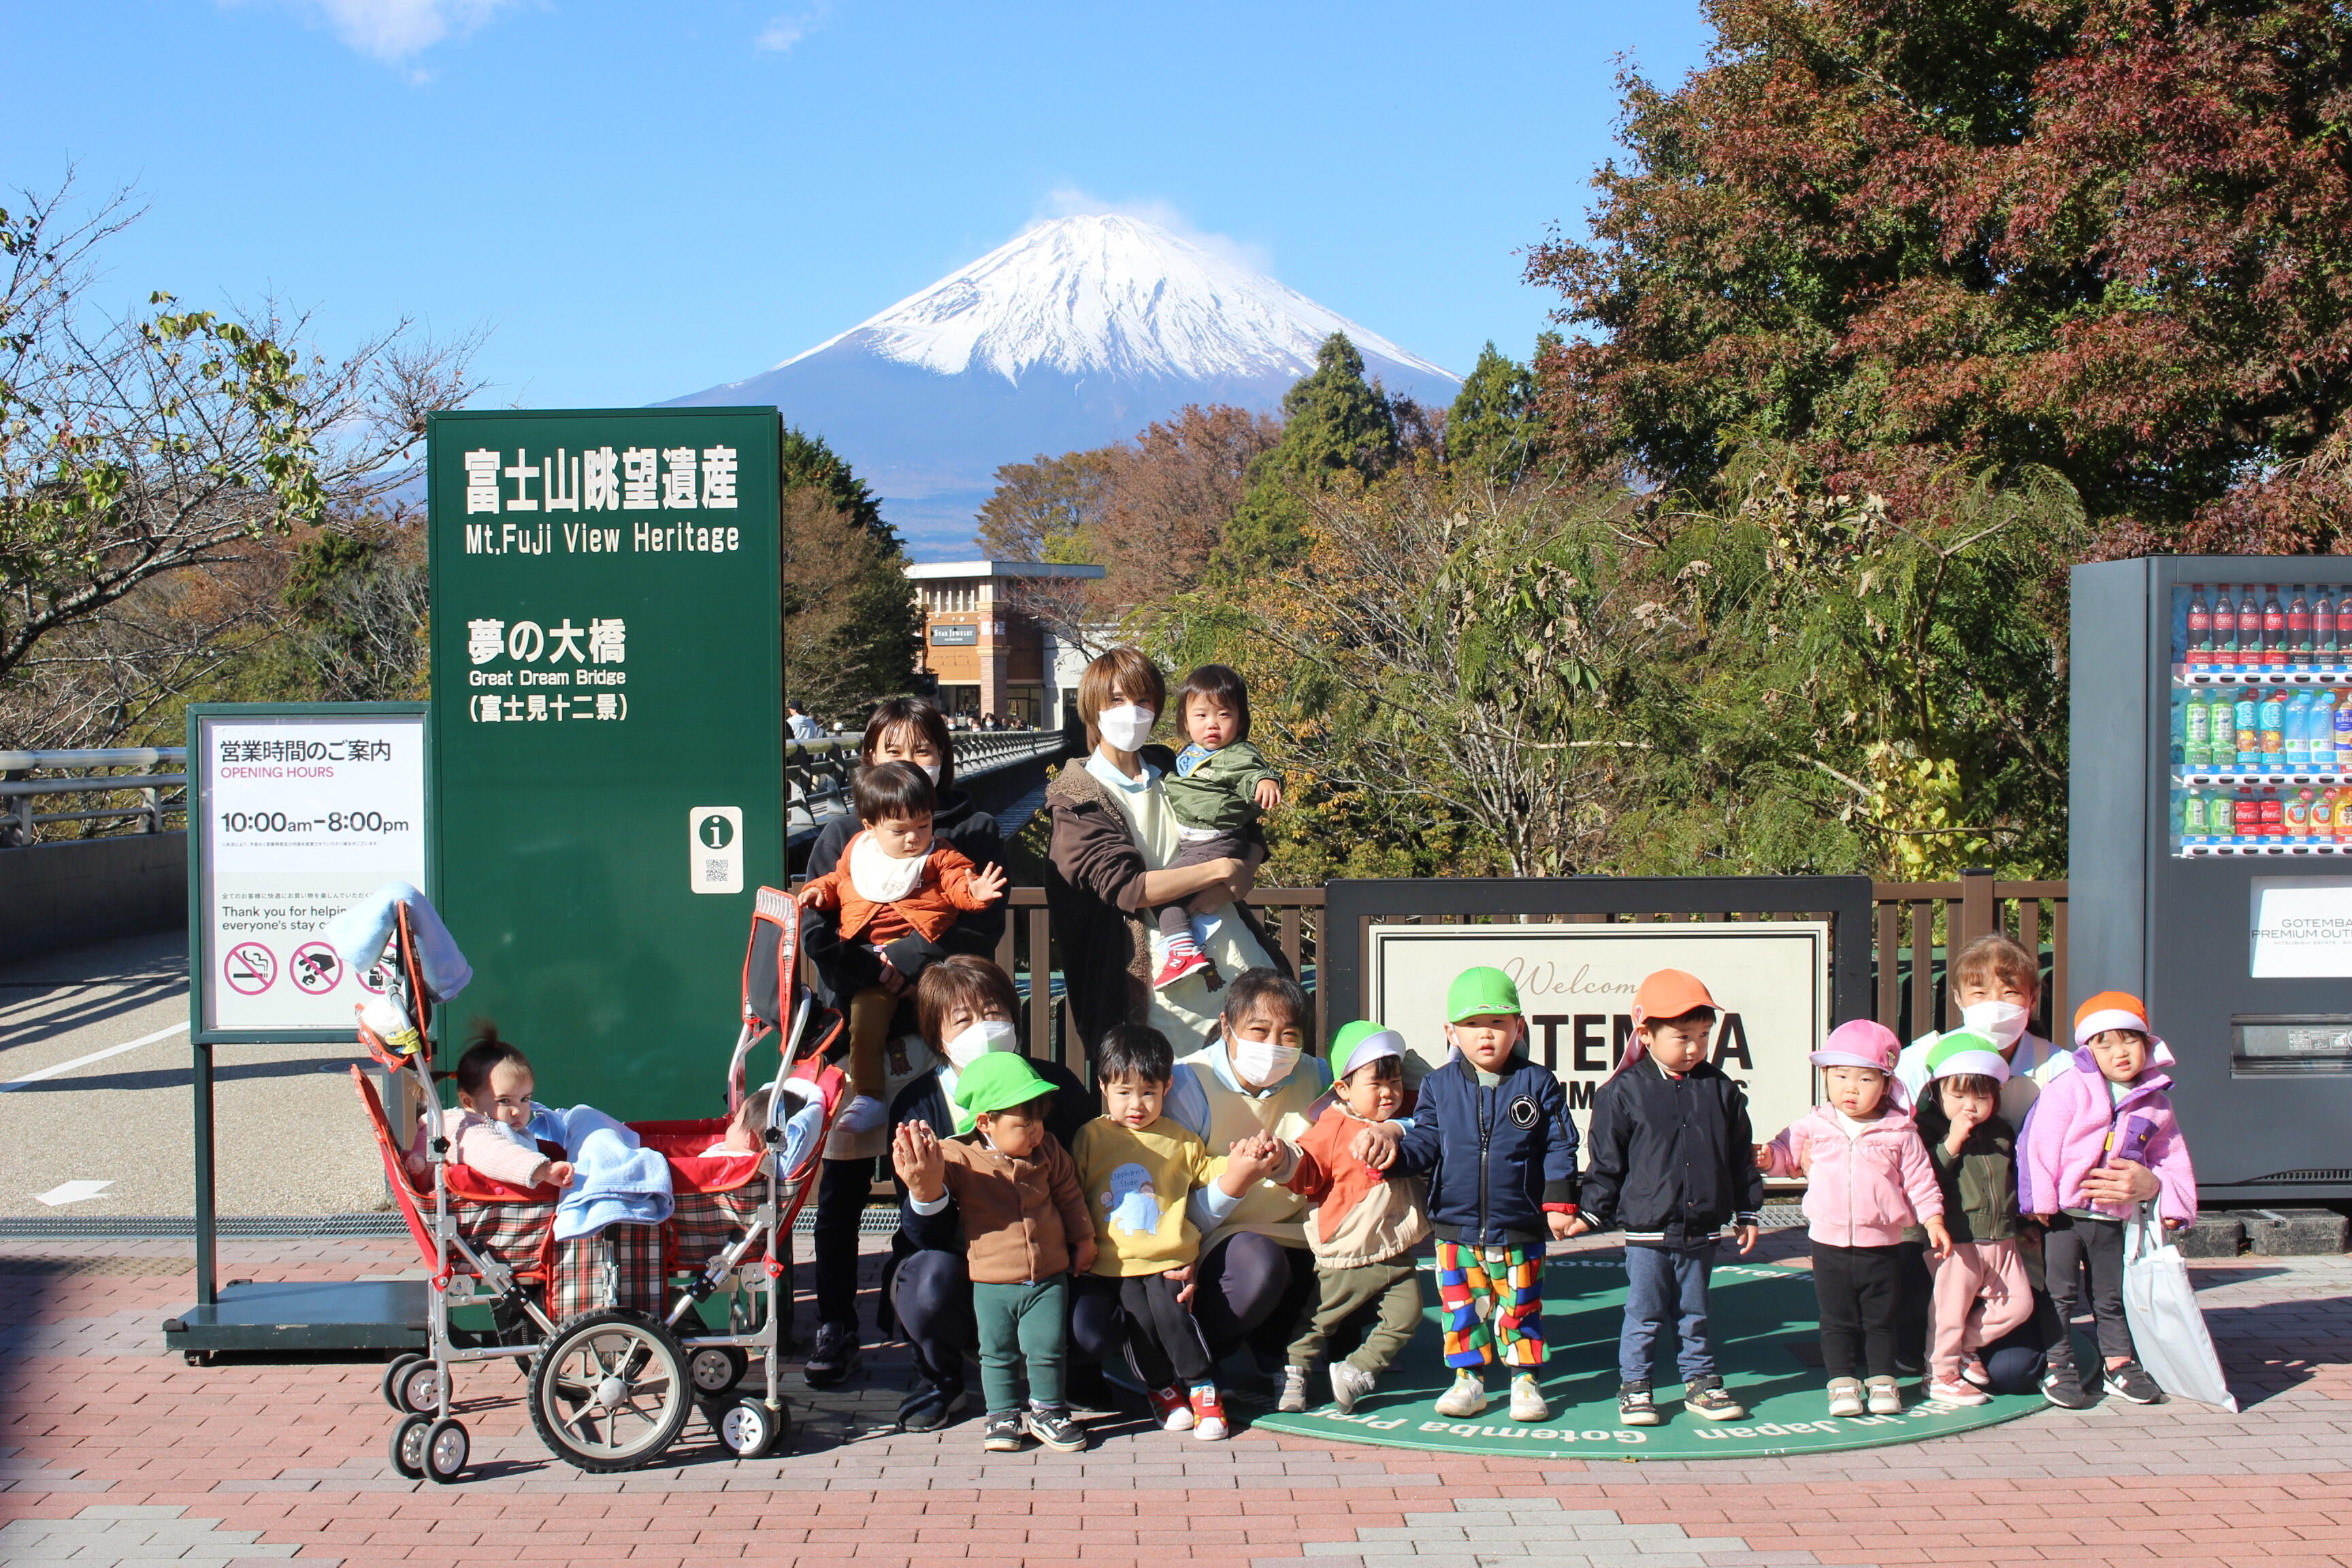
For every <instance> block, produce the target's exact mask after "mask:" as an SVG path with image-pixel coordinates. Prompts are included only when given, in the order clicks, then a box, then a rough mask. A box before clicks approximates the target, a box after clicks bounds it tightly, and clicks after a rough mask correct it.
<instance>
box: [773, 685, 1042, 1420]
mask: <svg viewBox="0 0 2352 1568" xmlns="http://www.w3.org/2000/svg"><path fill="white" fill-rule="evenodd" d="M858 763H859V765H860V766H861V767H863V768H875V767H878V766H880V765H882V764H883V763H908V764H909V765H910V766H913V767H916V768H919V769H921V770H922V772H923V773H924V774H925V775H926V776H927V777H928V778H929V780H930V781H931V784H932V788H933V791H934V793H935V795H936V797H937V799H936V804H935V805H934V808H933V811H932V815H931V836H932V838H933V840H934V842H936V843H939V844H940V845H943V846H945V847H948V848H950V849H952V850H955V851H956V852H958V853H959V854H961V856H962V857H963V858H965V859H967V860H970V861H971V863H972V864H973V865H974V866H1001V865H1003V863H1004V840H1003V835H1002V834H1001V833H1000V832H999V831H998V829H997V826H996V818H994V817H993V816H990V815H989V814H988V813H987V812H984V811H982V810H980V809H979V808H978V807H977V806H975V805H973V804H972V798H971V795H970V794H968V793H967V792H965V791H963V790H961V789H958V788H957V787H956V782H955V752H954V749H953V748H952V746H951V745H950V742H949V739H948V723H947V720H946V718H945V717H944V716H942V715H941V714H940V710H938V709H937V708H935V707H933V706H932V705H931V704H930V703H929V702H926V701H924V700H922V699H921V698H919V697H897V698H893V699H891V700H889V701H887V702H885V703H883V704H882V705H881V706H880V707H878V708H877V709H875V710H874V715H873V717H872V718H871V719H869V720H867V721H866V736H865V739H864V741H863V742H861V743H860V745H859V747H858ZM857 833H858V823H857V820H856V817H855V816H840V817H836V818H835V819H834V820H833V821H831V822H828V823H827V824H826V825H825V826H824V830H823V831H822V832H820V833H819V834H818V835H817V839H816V843H815V845H814V847H812V848H811V849H810V851H809V858H808V877H809V879H810V881H812V882H814V881H817V880H819V879H823V878H824V877H826V876H828V875H829V874H831V873H832V872H833V871H835V869H837V868H839V866H840V864H841V857H842V854H843V852H844V851H845V850H846V849H847V848H848V847H849V844H850V841H851V840H852V839H854V838H855V837H857ZM1005 909H1006V904H1005V900H1002V899H1000V900H995V901H994V902H992V903H991V904H990V905H989V906H988V907H987V908H985V909H981V910H971V911H970V912H968V913H965V914H963V915H962V916H961V918H960V919H958V920H957V921H955V922H954V923H953V924H952V925H951V926H950V927H949V928H948V929H947V930H946V931H942V932H941V933H940V935H939V936H938V937H937V938H936V939H933V938H930V937H927V936H924V935H923V934H921V932H919V931H916V932H910V933H908V934H907V935H904V936H900V937H898V938H896V939H894V940H892V941H890V942H885V943H882V944H880V946H879V947H878V948H877V947H875V946H872V945H867V944H865V943H860V942H845V941H843V940H842V936H841V923H840V917H839V915H838V914H837V913H835V912H834V911H832V910H817V909H811V910H804V911H803V914H802V917H801V919H802V927H801V931H802V937H801V946H802V952H803V953H805V954H806V955H807V957H808V958H809V959H810V960H811V963H810V964H809V970H810V972H811V973H812V975H813V989H814V991H815V993H816V994H817V997H818V1000H820V1001H822V1002H823V1003H824V1004H825V1005H827V1006H831V1007H837V1008H840V1009H842V1010H843V1011H844V1012H845V1014H848V1015H849V1016H850V1039H851V1047H850V1055H849V1060H848V1062H847V1064H846V1066H847V1070H848V1073H849V1080H850V1089H851V1092H852V1094H853V1096H854V1097H855V1098H854V1099H852V1100H851V1101H850V1103H849V1104H848V1105H847V1106H845V1107H844V1108H843V1110H842V1113H841V1115H840V1116H839V1117H838V1118H836V1119H835V1124H834V1131H833V1135H832V1136H831V1137H830V1138H829V1139H828V1140H827V1141H826V1142H825V1147H824V1171H823V1173H822V1175H821V1176H820V1177H819V1180H818V1184H817V1194H816V1215H815V1219H814V1232H815V1247H814V1251H815V1254H816V1298H817V1303H816V1304H817V1331H816V1343H815V1344H814V1346H813V1347H812V1348H811V1350H810V1352H809V1358H808V1363H807V1366H806V1368H805V1371H804V1375H805V1376H806V1377H807V1379H808V1381H809V1383H810V1384H812V1385H814V1386H815V1387H818V1388H831V1387H834V1386H835V1385H837V1384H841V1383H843V1382H845V1381H846V1380H847V1378H848V1377H849V1375H850V1374H851V1373H853V1372H855V1371H856V1369H857V1360H858V1334H857V1225H858V1217H859V1215H860V1214H861V1213H862V1212H863V1211H864V1209H865V1207H866V1196H867V1194H868V1193H869V1192H870V1190H871V1188H872V1184H873V1179H874V1162H875V1161H876V1160H877V1159H878V1158H879V1157H881V1156H882V1155H885V1154H887V1153H888V1152H890V1119H889V1115H888V1106H889V1103H890V1100H891V1097H892V1095H894V1094H895V1093H897V1092H898V1089H899V1088H900V1087H901V1086H903V1085H904V1084H905V1083H906V1082H907V1081H908V1079H910V1078H912V1077H914V1076H915V1075H916V1074H918V1073H920V1072H923V1071H925V1070H927V1068H928V1065H929V1064H927V1063H925V1062H923V1061H920V1060H910V1059H908V1058H909V1056H910V1053H909V1051H908V1046H907V1042H908V1037H910V1036H912V1035H914V1034H915V1033H917V1032H918V1029H919V1021H918V1019H917V1018H916V1016H915V1010H914V997H915V988H916V984H917V983H918V982H919V981H920V980H921V978H922V976H923V973H924V971H926V970H928V969H929V968H930V967H931V966H932V965H933V964H935V963H940V961H941V960H943V959H947V958H950V957H952V956H954V955H956V954H959V953H962V954H970V955H972V956H975V957H980V958H987V957H989V956H990V955H992V954H993V953H994V952H995V951H996V945H997V943H998V942H1000V941H1002V940H1003V936H1004V921H1005ZM861 996H865V997H869V998H872V999H871V1000H866V1001H860V1000H859V998H860V997H861Z"/></svg>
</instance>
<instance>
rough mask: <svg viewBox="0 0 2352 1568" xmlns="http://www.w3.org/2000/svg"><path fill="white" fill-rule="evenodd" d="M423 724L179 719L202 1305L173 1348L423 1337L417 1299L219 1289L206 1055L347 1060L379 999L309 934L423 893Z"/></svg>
mask: <svg viewBox="0 0 2352 1568" xmlns="http://www.w3.org/2000/svg"><path fill="white" fill-rule="evenodd" d="M425 717H426V709H425V704H424V703H421V702H310V703H263V702H236V703H200V704H197V705H195V706H194V707H191V708H190V709H189V710H188V828H189V832H188V1012H189V1026H190V1027H189V1036H190V1040H191V1043H192V1048H193V1051H194V1126H195V1228H196V1303H195V1306H194V1308H193V1309H191V1310H189V1311H187V1312H185V1313H184V1314H182V1315H181V1316H180V1317H177V1318H174V1319H173V1320H172V1321H168V1322H166V1323H165V1324H164V1325H163V1327H164V1341H165V1342H166V1343H167V1344H168V1345H170V1346H171V1347H172V1348H173V1349H175V1350H183V1351H186V1352H190V1353H191V1354H201V1353H204V1352H209V1351H215V1350H255V1349H267V1348H291V1347H297V1346H299V1347H303V1348H321V1347H329V1346H354V1347H363V1346H373V1345H386V1344H403V1343H411V1342H415V1340H416V1339H417V1338H418V1337H420V1335H421V1329H422V1325H423V1321H424V1315H423V1302H422V1299H421V1298H422V1292H421V1290H412V1291H408V1292H405V1293H404V1292H403V1291H401V1290H400V1289H398V1288H397V1287H396V1286H392V1285H385V1284H374V1285H366V1284H339V1283H327V1284H311V1283H306V1284H279V1283H266V1284H240V1285H238V1286H236V1287H234V1288H232V1289H226V1290H224V1289H222V1288H221V1285H220V1279H219V1272H220V1271H219V1256H218V1240H219V1212H218V1202H217V1192H218V1188H217V1172H216V1170H215V1142H214V1136H213V1131H214V1129H213V1078H214V1075H213V1049H214V1047H215V1046H220V1045H228V1044H245V1045H252V1044H260V1045H268V1044H279V1043H299V1044H337V1045H341V1046H344V1047H351V1046H352V1040H353V1033H352V1009H353V1008H354V1007H355V1006H356V1005H358V1004H359V1003H361V1002H362V1001H363V1000H364V999H365V998H366V997H367V996H368V995H369V994H371V993H372V992H373V991H374V990H376V989H379V988H380V983H378V982H376V981H375V979H374V977H373V972H371V973H366V974H355V973H352V971H351V969H350V967H349V966H348V965H347V964H345V963H343V961H342V959H341V955H339V954H338V953H336V952H334V951H333V950H332V949H331V948H330V947H329V946H328V945H327V944H326V943H324V942H321V941H320V940H319V936H318V932H319V931H320V928H321V927H323V926H324V925H325V924H326V923H327V922H328V921H331V920H332V919H334V918H335V917H336V916H337V915H339V914H341V913H342V912H343V910H346V909H348V908H350V907H351V906H352V904H353V903H354V902H356V901H358V900H360V899H361V898H362V897H364V896H365V895H366V894H368V893H370V892H373V890H375V889H378V888H380V887H382V886H383V885H384V884H385V883H386V882H395V881H397V882H407V883H410V884H412V885H414V886H417V887H420V888H425V887H428V886H429V884H428V883H427V882H426V880H425V879H426V876H427V873H428V867H429V864H430V859H429V856H428V854H427V847H428V845H429V843H430V840H431V833H430V813H429V811H428V808H427V805H426V801H425V780H426V777H427V776H428V764H429V756H428V745H429V742H428V740H427V737H426V733H425ZM405 1295H415V1296H417V1297H418V1298H419V1299H418V1300H416V1301H415V1302H414V1303H410V1302H408V1301H406V1300H405V1299H404V1296H405ZM412 1320H413V1323H412Z"/></svg>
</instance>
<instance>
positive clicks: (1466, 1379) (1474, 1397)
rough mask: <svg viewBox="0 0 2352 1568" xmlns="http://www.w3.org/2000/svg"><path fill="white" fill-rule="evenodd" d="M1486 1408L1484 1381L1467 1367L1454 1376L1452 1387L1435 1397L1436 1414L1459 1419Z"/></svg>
mask: <svg viewBox="0 0 2352 1568" xmlns="http://www.w3.org/2000/svg"><path fill="white" fill-rule="evenodd" d="M1484 1409H1486V1379H1485V1378H1483V1377H1481V1376H1479V1375H1478V1374H1477V1373H1475V1372H1472V1371H1470V1370H1469V1369H1468V1368H1467V1367H1465V1368H1463V1369H1462V1370H1461V1371H1459V1372H1456V1373H1454V1386H1453V1387H1451V1388H1449V1389H1447V1390H1446V1391H1445V1392H1444V1393H1443V1394H1439V1395H1438V1396H1437V1413H1438V1414H1439V1415H1451V1416H1454V1418H1456V1419H1457V1420H1458V1419H1460V1418H1461V1417H1462V1416H1465V1415H1477V1414H1478V1413H1479V1412H1480V1411H1482V1410H1484Z"/></svg>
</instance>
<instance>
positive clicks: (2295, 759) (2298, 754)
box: [2284, 690, 2311, 769]
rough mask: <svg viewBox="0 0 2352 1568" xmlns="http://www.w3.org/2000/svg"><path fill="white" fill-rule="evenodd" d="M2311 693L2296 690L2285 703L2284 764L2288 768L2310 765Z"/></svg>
mask: <svg viewBox="0 0 2352 1568" xmlns="http://www.w3.org/2000/svg"><path fill="white" fill-rule="evenodd" d="M2310 722H2311V693H2310V692H2309V691H2308V690H2302V691H2297V692H2296V693H2295V694H2294V697H2292V698H2290V699H2289V700H2288V701H2287V705H2286V725H2285V729H2284V735H2285V740H2286V745H2285V752H2286V765H2287V766H2288V767H2289V768H2298V769H2299V768H2308V767H2309V766H2311V731H2310V730H2309V728H2308V727H2307V726H2308V725H2309V724H2310Z"/></svg>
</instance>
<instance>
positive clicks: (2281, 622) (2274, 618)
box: [2263, 583, 2286, 669]
mask: <svg viewBox="0 0 2352 1568" xmlns="http://www.w3.org/2000/svg"><path fill="white" fill-rule="evenodd" d="M2263 668H2264V669H2284V668H2286V605H2285V604H2284V601H2282V600H2281V599H2280V598H2279V590H2278V584H2275V583H2266V584H2263Z"/></svg>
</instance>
